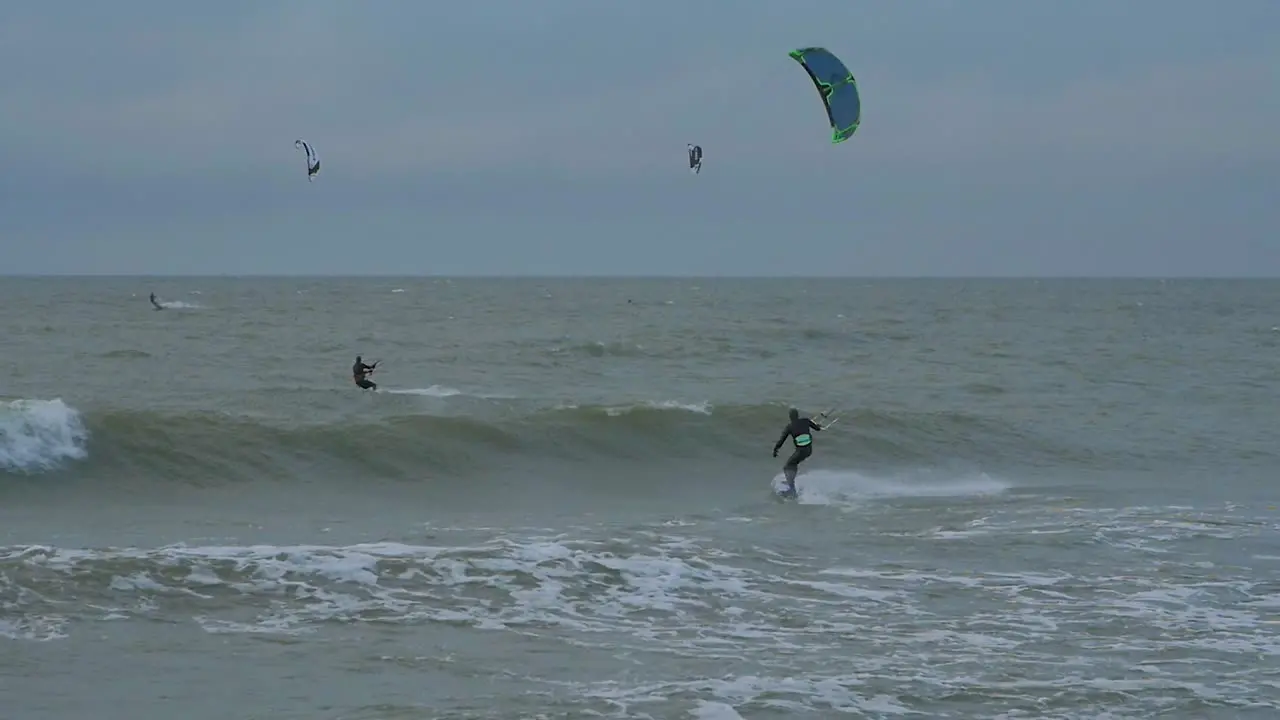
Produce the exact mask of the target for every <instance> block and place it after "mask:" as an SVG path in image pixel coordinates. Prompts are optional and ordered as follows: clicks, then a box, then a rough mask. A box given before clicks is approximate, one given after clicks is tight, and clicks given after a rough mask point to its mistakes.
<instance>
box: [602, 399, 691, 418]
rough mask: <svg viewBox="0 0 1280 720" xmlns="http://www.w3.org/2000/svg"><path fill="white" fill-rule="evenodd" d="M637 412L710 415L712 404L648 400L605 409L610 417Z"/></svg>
mask: <svg viewBox="0 0 1280 720" xmlns="http://www.w3.org/2000/svg"><path fill="white" fill-rule="evenodd" d="M636 410H682V411H684V412H691V413H697V414H699V415H710V414H711V404H710V403H706V402H701V403H688V402H680V401H678V400H646V401H644V402H641V403H635V404H633V405H619V406H614V407H609V408H605V411H604V412H605V414H606V415H608V416H609V417H618V416H619V415H626V414H628V413H631V412H635V411H636Z"/></svg>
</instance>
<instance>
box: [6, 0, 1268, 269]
mask: <svg viewBox="0 0 1280 720" xmlns="http://www.w3.org/2000/svg"><path fill="white" fill-rule="evenodd" d="M1277 27H1280V2H1277V1H1276V0H1224V1H1223V2H1205V1H1204V0H1195V1H1192V0H1149V1H1148V0H1070V1H1069V2H1066V1H1064V2H1034V1H1029V0H913V1H912V2H892V1H891V0H877V1H876V2H853V1H852V0H767V1H766V0H647V1H646V2H625V1H622V0H476V2H459V1H457V0H454V1H452V2H446V1H445V0H404V1H402V2H401V1H397V2H392V1H390V0H366V1H363V2H351V1H350V0H346V1H342V2H339V1H338V0H296V1H294V2H275V1H273V0H222V1H220V2H209V3H177V2H173V1H172V0H120V1H118V2H90V1H89V0H80V1H78V2H71V1H69V0H48V1H47V2H25V3H22V2H12V3H6V4H4V5H2V6H0V67H3V68H4V70H3V72H0V273H4V274H9V273H111V274H368V273H379V274H487V275H500V274H564V275H575V274H610V275H617V274H659V275H671V274H697V275H832V274H834V275H865V276H878V275H913V276H920V275H1141V276H1174V275H1210V276H1217V275H1268V276H1277V275H1280V136H1278V135H1277V132H1278V131H1280V43H1277V42H1276V28H1277ZM806 45H821V46H825V47H827V48H829V49H831V50H832V51H833V52H834V53H836V54H837V55H838V56H839V57H841V58H842V59H843V60H844V61H845V62H846V63H847V64H848V65H849V67H850V69H851V70H852V71H853V73H854V75H855V76H856V77H857V79H858V83H859V87H860V90H861V94H862V99H863V121H862V126H861V128H860V129H859V131H858V133H857V134H856V135H855V136H854V137H853V138H852V139H850V140H849V141H848V142H845V143H843V144H841V145H832V144H831V140H830V138H831V131H830V128H829V127H828V126H827V120H826V115H825V113H824V112H823V109H822V105H821V102H820V100H819V98H818V96H817V93H816V92H815V91H814V88H813V85H812V83H811V82H810V81H809V79H808V77H807V76H806V75H805V73H804V71H803V70H802V69H801V68H800V66H799V65H797V64H796V63H795V62H794V61H793V60H791V59H790V58H789V57H787V52H788V51H789V50H791V49H793V48H795V47H801V46H806ZM298 138H303V139H306V140H308V141H309V142H311V143H312V144H314V146H315V147H316V149H317V151H318V152H319V154H320V159H321V161H322V163H323V167H322V169H321V172H320V175H319V176H318V177H317V178H316V180H315V182H313V183H308V182H307V179H306V166H305V160H304V156H303V153H302V152H301V151H299V150H297V149H296V148H295V147H294V140H295V139H298ZM687 142H696V143H700V144H701V145H702V146H703V148H704V150H705V159H704V167H703V170H702V173H701V174H700V175H698V176H696V177H695V176H693V175H691V174H690V173H689V172H688V169H687V166H686V160H685V144H686V143H687Z"/></svg>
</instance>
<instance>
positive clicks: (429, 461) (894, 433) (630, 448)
mask: <svg viewBox="0 0 1280 720" xmlns="http://www.w3.org/2000/svg"><path fill="white" fill-rule="evenodd" d="M785 418H786V409H785V406H784V405H779V404H752V405H726V406H715V407H705V406H696V405H678V404H674V403H666V404H636V405H618V406H605V405H594V406H580V407H558V408H541V409H533V410H529V411H526V412H508V413H507V414H501V413H492V414H491V416H485V415H484V414H483V413H481V414H474V415H470V416H440V415H431V414H422V413H406V412H402V413H399V414H386V415H382V416H379V417H376V418H367V419H366V418H362V419H359V420H345V421H338V420H335V421H330V422H313V423H310V424H305V425H296V424H295V425H282V424H279V423H273V422H270V421H266V420H261V419H256V418H249V417H236V416H229V415H225V414H215V413H160V412H152V411H118V410H117V411H106V412H100V413H92V412H91V413H88V414H86V415H85V416H84V425H85V427H86V428H87V436H88V439H87V441H86V442H85V443H84V448H85V452H84V453H83V455H82V456H81V457H77V458H72V459H68V460H66V461H65V462H63V463H61V465H60V467H61V468H62V470H63V472H70V473H72V474H76V475H81V474H87V475H90V476H93V477H96V478H99V479H113V480H115V479H118V478H120V477H126V478H129V479H132V480H135V481H136V480H142V481H145V480H156V481H164V482H181V483H188V484H193V485H210V484H222V483H226V482H235V481H242V480H254V479H262V478H264V477H269V478H272V479H283V480H287V479H288V478H290V477H304V478H314V477H315V476H316V475H317V474H319V475H324V476H333V477H342V478H349V479H352V480H359V479H365V478H369V477H380V478H389V479H396V480H416V479H422V478H427V477H431V476H433V475H439V474H446V475H449V476H453V477H468V476H475V475H477V474H483V473H487V472H491V471H494V470H511V469H520V468H528V467H532V466H533V465H534V464H541V466H543V467H545V466H548V465H551V466H556V465H559V466H570V465H571V466H576V467H575V468H574V469H573V471H574V472H581V471H582V470H583V467H584V466H585V467H587V468H590V470H588V471H587V473H588V474H592V475H594V476H596V477H599V476H600V475H602V474H604V475H607V472H608V471H607V469H608V468H609V467H611V466H612V467H617V465H618V464H619V463H625V464H627V465H630V466H636V465H643V464H645V463H659V462H669V461H670V460H672V459H676V460H681V461H688V460H697V461H708V462H716V461H730V460H748V461H759V460H761V459H763V458H767V457H768V452H769V450H770V449H771V448H772V446H773V443H774V442H775V441H776V440H777V438H778V435H779V433H780V432H781V430H782V426H783V424H784V422H785ZM816 446H817V452H818V454H819V455H821V456H822V457H824V459H828V458H829V459H832V460H844V461H848V462H854V463H856V464H857V465H858V466H859V467H863V468H872V467H891V466H919V465H938V464H946V463H952V462H956V461H969V462H976V463H982V464H985V465H988V466H990V465H1000V464H1003V463H1009V462H1014V461H1017V462H1020V463H1021V462H1026V461H1027V460H1032V461H1034V460H1035V459H1037V458H1038V459H1039V460H1040V461H1043V462H1055V463H1062V462H1072V461H1074V460H1084V459H1087V458H1088V457H1089V455H1088V453H1086V452H1084V451H1083V450H1077V449H1072V448H1070V447H1065V446H1060V445H1054V444H1052V443H1050V442H1049V441H1047V440H1046V439H1044V438H1041V437H1037V436H1035V435H1031V434H1029V433H1027V432H1024V431H1022V430H1020V429H1019V428H1018V426H1017V425H1015V424H1011V423H1008V422H1004V421H1002V420H1000V419H998V418H989V417H981V416H978V415H972V414H966V413H958V412H952V413H901V412H887V411H878V410H864V411H856V412H851V413H848V414H844V415H843V416H842V418H841V420H840V423H839V425H837V426H836V427H833V428H832V429H831V430H830V431H829V432H828V433H827V434H825V435H824V434H819V436H818V438H817V442H816ZM786 452H789V445H784V447H783V450H782V453H786ZM780 454H781V453H780ZM602 470H603V472H602Z"/></svg>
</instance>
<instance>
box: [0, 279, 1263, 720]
mask: <svg viewBox="0 0 1280 720" xmlns="http://www.w3.org/2000/svg"><path fill="white" fill-rule="evenodd" d="M150 292H155V293H156V294H157V295H158V297H159V300H160V302H161V304H162V306H163V310H154V309H152V307H151V305H150V303H149V302H148V299H147V298H148V294H149V293H150ZM0 337H3V342H4V345H3V347H4V358H5V361H6V362H7V364H8V368H7V371H6V372H5V373H4V375H3V379H2V380H0V716H3V717H4V718H6V720H28V719H30V720H43V719H45V718H90V717H92V718H96V719H100V720H101V719H106V718H121V719H124V718H128V719H129V720H153V719H155V720H159V719H161V718H165V719H168V718H175V717H182V718H186V719H188V720H203V719H205V718H209V719H210V720H212V719H213V718H219V719H223V718H272V719H277V720H283V719H286V718H298V719H302V718H307V719H312V720H314V719H334V720H338V719H342V720H357V719H358V720H375V719H376V720H384V719H385V720H392V719H395V720H410V719H417V718H433V719H434V718H449V719H461V718H494V719H497V718H503V719H507V718H510V719H515V718H655V719H657V718H661V719H664V720H665V719H668V718H700V719H715V720H719V719H733V718H749V719H752V720H754V719H761V720H763V719H765V718H801V717H813V718H835V717H858V718H897V717H921V718H984V719H992V718H1062V719H1064V720H1065V719H1072V720H1076V719H1080V720H1083V719H1085V718H1113V719H1119V718H1162V719H1167V718H1189V719H1190V718H1196V719H1206V718H1268V719H1271V718H1276V717H1280V574H1278V573H1277V568H1278V567H1280V540H1278V539H1277V535H1276V531H1277V528H1278V527H1280V513H1278V511H1277V504H1278V503H1280V500H1278V499H1277V497H1278V496H1280V492H1278V487H1280V437H1278V433H1277V429H1280V282H1274V281H1195V280H1169V281H1160V280H1106V281H1103V280H1096V281H1085V280H1041V281H1035V280H1016V281H1015V280H1003V281H1002V280H883V281H873V280H857V279H850V280H745V279H744V280H724V279H668V280H639V279H636V280H603V279H601V280H570V279H521V280H497V279H452V280H451V279H444V278H366V279H306V278H293V279H271V278H259V279H234V278H162V279H157V278H49V279H42V278H23V279H18V278H4V279H0ZM358 354H359V355H362V356H363V357H364V359H365V360H366V361H368V362H372V361H374V360H378V361H380V364H379V365H378V370H377V372H376V373H374V375H373V378H372V379H373V380H375V381H376V382H377V383H378V384H379V389H378V391H377V392H365V391H361V390H359V389H358V388H356V387H355V386H354V385H353V383H352V381H351V376H350V366H351V364H352V362H353V361H354V359H355V356H356V355H358ZM793 405H794V406H796V407H798V408H800V409H801V410H802V411H803V412H805V413H811V414H816V413H818V412H820V411H824V410H834V411H835V412H836V414H837V415H838V416H839V417H840V420H839V421H838V422H837V423H836V424H835V425H834V426H832V427H831V428H830V429H829V430H827V431H825V432H823V433H820V434H819V435H818V436H817V438H816V443H815V445H816V451H815V453H814V455H813V457H812V458H811V459H810V460H809V461H807V462H806V463H805V464H804V465H803V466H802V469H801V474H800V478H799V487H800V497H799V498H798V500H796V501H792V502H782V501H780V500H778V499H777V498H776V497H775V496H774V494H773V489H772V486H773V484H775V483H777V482H778V481H779V479H780V476H781V465H782V462H783V458H784V457H785V453H786V452H787V448H786V447H785V446H784V449H783V454H780V457H779V458H776V459H775V458H773V457H772V454H771V449H772V447H773V443H774V441H775V440H777V438H778V435H779V433H780V432H781V431H782V427H783V425H784V424H785V422H786V417H787V409H788V408H789V407H791V406H793Z"/></svg>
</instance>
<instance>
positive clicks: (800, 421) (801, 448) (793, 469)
mask: <svg viewBox="0 0 1280 720" xmlns="http://www.w3.org/2000/svg"><path fill="white" fill-rule="evenodd" d="M790 416H791V421H790V422H788V423H787V427H786V428H784V429H783V431H782V436H781V437H779V438H778V442H777V443H776V444H775V445H774V446H773V456H774V457H778V448H780V447H782V443H784V442H786V441H787V438H788V437H790V438H791V442H792V443H794V444H795V446H796V450H795V452H793V453H791V457H790V458H787V464H786V465H783V466H782V473H783V475H785V476H786V478H787V489H786V490H785V491H784V492H783V494H784V495H792V496H794V495H795V494H796V473H797V472H799V471H800V463H802V462H804V461H805V460H807V459H808V458H809V456H810V455H812V454H813V435H811V434H810V432H809V431H810V430H814V431H817V430H821V429H822V426H821V425H819V424H818V423H816V422H814V421H812V420H810V419H809V418H807V417H800V411H799V410H797V409H795V408H791V413H790Z"/></svg>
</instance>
